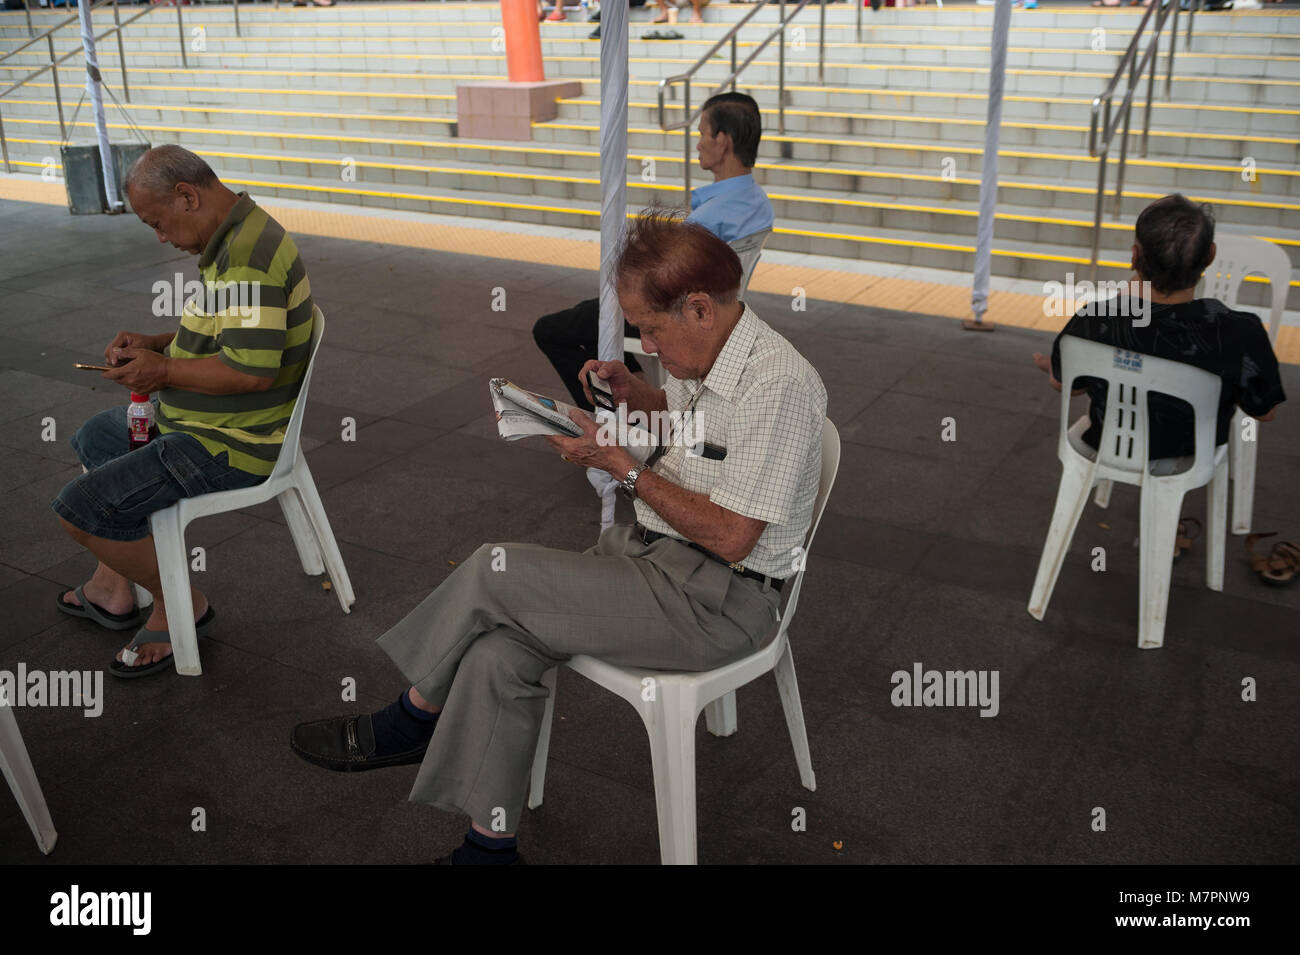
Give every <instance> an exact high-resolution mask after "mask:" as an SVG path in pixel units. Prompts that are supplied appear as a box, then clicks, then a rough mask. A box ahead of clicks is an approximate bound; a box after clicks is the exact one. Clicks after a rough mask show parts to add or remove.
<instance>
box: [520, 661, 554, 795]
mask: <svg viewBox="0 0 1300 955" xmlns="http://www.w3.org/2000/svg"><path fill="white" fill-rule="evenodd" d="M558 672H559V670H558V668H557V667H551V668H550V669H549V670H547V671H546V672H545V673H543V674H542V686H544V687H546V689H548V690H549V691H550V693H549V694H547V697H546V712H545V713H544V714H543V715H542V729H541V732H540V733H538V734H537V749H535V750H534V751H533V775H532V778H531V779H530V781H529V783H528V808H529V809H536V808H537V807H538V806H540V805H541V804H542V788H543V786H544V785H545V783H546V758H547V756H548V754H549V753H550V751H551V719H552V717H554V715H555V678H556V675H557V674H558Z"/></svg>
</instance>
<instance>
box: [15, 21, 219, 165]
mask: <svg viewBox="0 0 1300 955" xmlns="http://www.w3.org/2000/svg"><path fill="white" fill-rule="evenodd" d="M117 2H118V0H92V3H91V5H90V9H91V11H92V12H93V11H95V10H97V9H100V8H102V7H106V6H112V8H113V23H114V25H113V26H112V27H110V28H108V29H107V30H105V31H104V32H103V33H100V34H98V35H96V37H95V42H96V43H98V42H99V41H100V40H103V39H105V38H106V37H110V36H115V37H116V38H117V65H118V69H119V70H120V71H121V73H122V97H123V99H125V100H126V102H128V103H129V102H131V86H130V83H129V82H128V81H127V76H126V48H125V46H124V45H123V43H122V30H123V28H124V27H127V26H129V25H130V24H132V23H134V22H135V21H136V20H139V19H140V18H141V17H147V16H149V14H151V13H153V12H154V11H155V10H161V9H162V8H163V7H162V5H161V4H159V5H150V6H147V7H145V8H144V9H143V10H141V11H140V12H139V13H137V14H135V15H134V16H131V17H128V18H127V19H126V20H123V19H122V15H121V11H120V10H119V9H118V6H117ZM28 4H29V0H24V3H23V6H24V9H26V10H27V25H28V28H29V30H30V29H31V18H32V14H31V9H30V7H29V5H28ZM233 6H234V14H235V35H236V36H243V32H242V30H241V28H240V23H239V0H233ZM79 21H80V18H79V15H78V14H73V15H72V16H70V17H68V18H67V19H66V20H62V21H60V22H58V23H56V24H54V26H52V27H49V28H48V29H46V30H43V31H42V32H41V33H38V34H36V35H35V36H33V37H32V38H31V39H30V40H28V41H27V42H26V43H23V44H22V45H21V46H17V47H14V49H12V50H10V51H9V52H8V53H5V54H4V55H3V56H0V63H3V62H4V61H5V60H7V59H9V58H10V57H11V56H14V55H16V54H18V53H21V52H23V51H24V50H26V49H27V48H28V47H30V46H33V45H35V44H37V43H39V42H40V41H41V40H42V39H43V40H45V44H46V47H47V49H48V50H49V55H50V62H49V63H47V64H45V65H44V66H42V67H41V68H40V69H37V70H33V71H32V72H31V73H28V74H27V75H26V76H24V77H23V78H22V79H20V80H18V81H17V82H16V83H13V84H11V85H10V86H8V87H6V88H5V89H4V90H0V99H4V98H5V97H6V96H8V95H9V94H10V93H12V92H13V91H14V90H16V89H18V88H19V87H21V86H23V85H25V84H27V83H30V82H31V81H32V80H34V79H36V77H38V76H40V75H41V74H42V73H44V72H46V71H47V70H48V71H49V73H50V78H51V79H52V80H53V82H54V105H55V109H56V110H57V111H58V114H59V135H60V136H61V137H62V138H63V139H65V140H66V139H67V138H68V130H67V123H66V122H65V121H64V118H63V93H62V91H61V90H60V88H59V70H58V67H59V64H60V63H62V62H63V61H64V60H67V59H69V58H71V57H74V56H76V55H77V54H78V53H80V52H82V51H81V50H80V49H77V48H73V49H71V50H69V51H68V52H67V53H64V54H63V55H62V56H55V53H54V34H55V33H57V32H58V31H59V30H62V29H63V28H64V27H66V26H70V25H72V24H74V23H79ZM176 29H177V33H178V34H179V37H180V45H181V66H182V67H183V68H184V69H189V66H190V64H189V58H188V57H187V56H186V55H185V17H184V14H183V13H182V12H181V4H180V3H177V4H176ZM0 159H3V161H4V170H5V172H13V166H12V164H11V163H10V162H9V143H8V140H6V139H5V127H4V117H3V116H0Z"/></svg>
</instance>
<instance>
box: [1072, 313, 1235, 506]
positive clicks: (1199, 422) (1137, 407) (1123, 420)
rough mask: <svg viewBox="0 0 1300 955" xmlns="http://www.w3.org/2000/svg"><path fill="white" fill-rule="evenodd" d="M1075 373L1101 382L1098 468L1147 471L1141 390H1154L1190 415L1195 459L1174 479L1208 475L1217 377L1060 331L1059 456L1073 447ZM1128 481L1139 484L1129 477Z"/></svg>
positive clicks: (1195, 482)
mask: <svg viewBox="0 0 1300 955" xmlns="http://www.w3.org/2000/svg"><path fill="white" fill-rule="evenodd" d="M1081 376H1087V377H1091V378H1101V379H1103V380H1104V381H1106V382H1107V390H1106V420H1105V424H1104V425H1103V427H1102V433H1101V440H1100V441H1099V442H1098V445H1097V464H1098V466H1099V468H1100V469H1110V470H1111V471H1114V472H1120V473H1127V474H1132V475H1140V476H1141V478H1142V481H1145V480H1146V479H1147V478H1148V476H1149V473H1150V469H1149V467H1148V465H1149V463H1150V462H1149V460H1148V457H1147V452H1148V450H1149V447H1148V443H1147V434H1148V423H1147V422H1148V417H1147V411H1148V409H1147V395H1148V394H1150V393H1151V392H1158V393H1160V394H1164V395H1171V396H1172V397H1174V398H1180V399H1182V400H1183V401H1186V402H1187V403H1188V404H1190V405H1191V406H1192V411H1193V413H1194V414H1195V416H1196V419H1195V426H1194V433H1195V436H1196V458H1195V460H1194V462H1193V464H1192V466H1191V468H1190V469H1188V470H1187V471H1185V472H1181V473H1179V474H1178V477H1179V478H1180V480H1182V481H1185V482H1186V483H1187V484H1188V486H1190V487H1198V486H1200V485H1201V484H1205V483H1207V482H1208V481H1209V480H1210V478H1211V477H1212V476H1213V474H1214V451H1215V446H1214V437H1215V429H1216V427H1217V425H1218V419H1219V391H1220V389H1221V388H1222V387H1223V382H1222V380H1221V379H1220V378H1219V377H1218V376H1217V375H1214V374H1212V373H1210V372H1208V371H1205V370H1204V369H1203V368H1196V367H1194V366H1192V365H1187V364H1184V363H1182V362H1178V361H1170V360H1168V359H1164V358H1155V357H1153V356H1151V355H1144V354H1141V353H1140V352H1132V351H1126V350H1125V349H1123V348H1116V347H1115V346H1114V345H1103V344H1102V343H1100V342H1092V341H1088V340H1087V339H1085V338H1076V337H1075V336H1073V335H1065V336H1063V337H1062V338H1061V438H1060V454H1061V458H1062V460H1065V456H1066V455H1067V454H1070V453H1077V452H1074V451H1073V450H1072V449H1071V448H1070V447H1069V446H1068V444H1069V438H1068V430H1069V427H1070V388H1071V387H1072V385H1071V383H1072V382H1073V381H1074V380H1075V379H1076V378H1079V377H1081ZM1102 476H1105V475H1104V474H1103V475H1102ZM1131 483H1141V482H1140V481H1134V482H1131Z"/></svg>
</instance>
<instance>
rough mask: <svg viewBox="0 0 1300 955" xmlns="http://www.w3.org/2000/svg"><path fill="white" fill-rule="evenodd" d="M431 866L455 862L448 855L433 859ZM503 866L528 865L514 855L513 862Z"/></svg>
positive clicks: (518, 856) (521, 858) (521, 857)
mask: <svg viewBox="0 0 1300 955" xmlns="http://www.w3.org/2000/svg"><path fill="white" fill-rule="evenodd" d="M433 864H434V865H455V864H456V860H455V859H453V858H452V857H451V856H450V855H445V856H443V857H442V858H440V859H435V860H434V861H433ZM505 865H528V863H527V862H525V861H524V857H523V856H522V855H516V856H515V858H514V861H513V862H507V863H505Z"/></svg>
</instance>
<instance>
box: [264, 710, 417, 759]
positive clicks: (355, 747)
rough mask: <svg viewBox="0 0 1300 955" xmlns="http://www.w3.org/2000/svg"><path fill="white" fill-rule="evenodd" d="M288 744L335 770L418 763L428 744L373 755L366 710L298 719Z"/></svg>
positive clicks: (309, 757)
mask: <svg viewBox="0 0 1300 955" xmlns="http://www.w3.org/2000/svg"><path fill="white" fill-rule="evenodd" d="M289 746H290V747H291V748H292V749H293V751H294V752H295V753H297V754H298V755H299V756H301V757H302V758H303V759H305V760H307V762H309V763H314V764H315V765H317V766H323V767H325V768H326V769H332V770H334V771H335V772H338V773H359V772H363V771H365V770H367V769H383V768H384V767H386V766H405V765H408V764H410V763H418V762H420V761H421V760H423V759H424V753H425V750H427V749H428V748H429V744H428V743H423V744H421V745H420V746H417V747H415V748H414V749H408V750H406V751H404V752H401V753H390V754H389V755H387V756H376V755H375V731H374V727H373V726H371V723H370V714H369V713H366V714H364V715H362V716H336V717H334V718H333V719H328V720H317V721H316V722H314V723H299V724H298V725H297V726H295V727H294V728H293V734H292V735H291V736H290V737H289Z"/></svg>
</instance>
